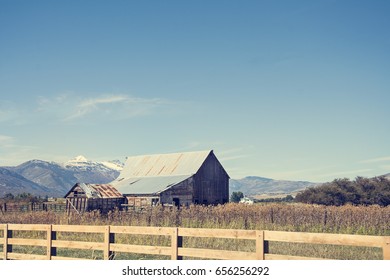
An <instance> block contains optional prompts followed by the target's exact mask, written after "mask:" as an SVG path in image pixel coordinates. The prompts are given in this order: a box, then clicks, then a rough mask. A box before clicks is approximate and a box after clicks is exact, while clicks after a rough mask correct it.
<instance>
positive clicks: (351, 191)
mask: <svg viewBox="0 0 390 280" xmlns="http://www.w3.org/2000/svg"><path fill="white" fill-rule="evenodd" d="M295 201H296V202H302V203H310V204H321V205H335V206H340V205H345V204H353V205H374V204H377V205H380V206H388V205H390V180H389V179H386V178H385V177H383V176H381V177H374V178H364V177H357V178H356V179H355V180H353V181H351V180H349V179H347V178H344V179H335V180H333V181H332V182H328V183H324V184H321V185H319V186H316V187H311V188H308V189H306V190H304V191H302V192H300V193H298V194H297V196H296V197H295Z"/></svg>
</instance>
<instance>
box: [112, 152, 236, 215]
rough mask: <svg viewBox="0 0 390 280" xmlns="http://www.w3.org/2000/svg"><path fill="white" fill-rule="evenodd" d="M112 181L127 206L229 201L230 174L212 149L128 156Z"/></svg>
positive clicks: (206, 203)
mask: <svg viewBox="0 0 390 280" xmlns="http://www.w3.org/2000/svg"><path fill="white" fill-rule="evenodd" d="M111 184H112V186H114V187H115V188H116V189H117V190H118V191H119V192H120V193H122V194H123V195H124V196H125V197H126V203H127V205H128V206H135V207H146V206H151V205H155V204H163V205H166V204H168V205H177V206H180V205H189V204H205V205H209V204H222V203H226V202H228V201H229V175H228V174H227V172H226V171H225V169H224V168H223V167H222V165H221V163H220V162H219V161H218V159H217V157H216V156H215V155H214V152H213V151H212V150H209V151H200V152H187V153H174V154H157V155H143V156H134V157H128V158H127V160H126V162H125V166H124V168H123V170H122V172H121V174H120V175H119V177H118V178H117V179H116V180H115V181H113V182H112V183H111Z"/></svg>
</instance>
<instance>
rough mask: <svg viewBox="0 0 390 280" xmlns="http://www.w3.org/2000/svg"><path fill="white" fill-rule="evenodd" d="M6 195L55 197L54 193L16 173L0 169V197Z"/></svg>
mask: <svg viewBox="0 0 390 280" xmlns="http://www.w3.org/2000/svg"><path fill="white" fill-rule="evenodd" d="M7 193H12V194H14V195H17V194H22V193H31V194H34V195H37V196H55V195H57V192H56V191H53V190H51V189H49V188H47V187H44V186H41V185H39V184H36V183H34V182H32V181H30V180H28V179H26V178H25V177H23V176H21V175H19V174H17V173H16V172H13V171H11V170H8V169H6V168H3V167H0V197H3V196H4V195H5V194H7Z"/></svg>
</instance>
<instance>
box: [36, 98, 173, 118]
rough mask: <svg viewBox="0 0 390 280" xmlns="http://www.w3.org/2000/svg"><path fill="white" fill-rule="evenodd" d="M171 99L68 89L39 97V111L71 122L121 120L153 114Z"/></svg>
mask: <svg viewBox="0 0 390 280" xmlns="http://www.w3.org/2000/svg"><path fill="white" fill-rule="evenodd" d="M167 103H168V102H167V101H166V100H163V99H160V98H149V99H148V98H140V97H134V96H130V95H126V94H104V95H94V96H90V97H79V96H77V94H75V93H71V92H67V93H64V94H61V95H58V96H55V97H52V98H47V97H39V98H38V99H37V110H36V112H37V113H38V114H45V113H46V114H51V115H54V116H55V118H56V119H58V120H60V121H63V122H68V123H70V122H72V121H76V120H77V121H78V120H81V119H86V118H97V119H105V120H120V119H129V118H133V117H138V116H144V115H148V114H151V113H153V112H154V110H155V109H156V108H157V107H160V106H162V105H164V104H167Z"/></svg>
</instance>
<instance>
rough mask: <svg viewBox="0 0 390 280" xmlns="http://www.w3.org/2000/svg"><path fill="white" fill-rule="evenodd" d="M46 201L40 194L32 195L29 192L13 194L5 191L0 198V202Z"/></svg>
mask: <svg viewBox="0 0 390 280" xmlns="http://www.w3.org/2000/svg"><path fill="white" fill-rule="evenodd" d="M44 201H47V197H46V198H42V197H40V196H34V195H32V194H30V193H21V194H17V195H13V194H12V193H7V194H6V195H4V197H3V198H0V203H1V202H17V203H19V202H44Z"/></svg>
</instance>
